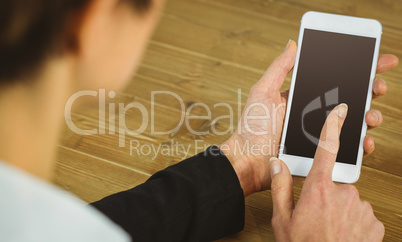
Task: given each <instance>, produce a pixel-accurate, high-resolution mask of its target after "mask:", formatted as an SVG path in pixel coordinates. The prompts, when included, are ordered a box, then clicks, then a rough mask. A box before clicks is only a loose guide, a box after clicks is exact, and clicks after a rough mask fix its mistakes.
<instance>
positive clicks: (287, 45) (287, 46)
mask: <svg viewBox="0 0 402 242" xmlns="http://www.w3.org/2000/svg"><path fill="white" fill-rule="evenodd" d="M290 42H292V40H291V39H289V41H288V43H287V44H286V48H285V50H284V51H283V52H285V51H286V50H287V49H288V48H289V45H290Z"/></svg>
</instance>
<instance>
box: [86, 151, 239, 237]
mask: <svg viewBox="0 0 402 242" xmlns="http://www.w3.org/2000/svg"><path fill="white" fill-rule="evenodd" d="M92 205H93V206H94V207H95V208H97V209H98V210H99V211H101V212H102V213H104V214H105V215H106V216H108V217H109V218H110V219H111V220H112V221H114V222H115V223H116V224H118V225H120V226H121V227H122V228H123V229H124V230H126V231H127V232H128V233H129V234H130V235H131V237H132V239H133V241H210V240H215V239H218V238H222V237H224V236H226V235H229V234H233V233H236V232H239V231H241V230H242V229H243V227H244V196H243V190H242V189H241V187H240V183H239V180H238V178H237V175H236V173H235V171H234V170H233V167H232V165H231V164H230V162H229V160H228V159H227V158H226V156H225V155H223V154H222V153H221V151H220V150H219V148H218V147H217V146H211V147H209V148H208V149H207V150H205V151H204V152H202V153H199V154H198V155H196V156H194V157H191V158H189V159H187V160H184V161H182V162H180V163H178V164H176V165H173V166H170V167H168V168H166V169H165V170H162V171H159V172H157V173H156V174H155V175H153V176H152V177H151V178H149V179H148V180H147V181H146V182H145V183H143V184H141V185H139V186H137V187H135V188H133V189H130V190H127V191H124V192H120V193H117V194H114V195H111V196H108V197H106V198H104V199H102V200H100V201H98V202H95V203H92Z"/></svg>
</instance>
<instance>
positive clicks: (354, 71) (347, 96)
mask: <svg viewBox="0 0 402 242" xmlns="http://www.w3.org/2000/svg"><path fill="white" fill-rule="evenodd" d="M381 34H382V26H381V23H380V22H378V21H377V20H373V19H365V18H357V17H350V16H342V15H335V14H328V13H319V12H307V13H305V14H304V15H303V17H302V20H301V25H300V33H299V40H298V49H297V57H296V62H295V66H294V69H293V76H292V81H291V86H290V92H289V99H288V105H287V109H286V118H285V123H284V129H283V134H282V141H281V146H280V150H279V158H280V159H281V160H283V161H284V162H285V163H286V165H287V166H288V167H289V169H290V172H291V173H292V175H298V176H307V174H308V173H309V171H310V169H311V166H312V164H313V158H314V154H315V151H316V148H317V144H318V141H319V137H320V133H321V129H322V127H323V125H324V122H325V119H326V117H327V115H328V114H329V112H330V111H331V110H332V109H333V108H334V107H335V106H336V105H338V104H340V103H346V104H347V105H348V115H347V118H346V120H345V123H344V125H343V128H342V132H341V137H340V149H339V152H338V156H337V159H336V163H335V167H334V170H333V173H332V180H333V181H338V182H343V183H354V182H356V181H357V180H358V179H359V176H360V169H361V164H362V158H363V140H364V137H365V136H366V131H367V124H366V122H365V114H366V112H367V111H368V110H369V109H370V104H371V98H372V96H371V92H372V86H373V80H374V77H375V74H376V67H377V60H378V54H379V48H380V41H381Z"/></svg>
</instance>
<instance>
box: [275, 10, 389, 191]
mask: <svg viewBox="0 0 402 242" xmlns="http://www.w3.org/2000/svg"><path fill="white" fill-rule="evenodd" d="M306 28H307V29H313V30H321V31H327V32H334V33H341V34H350V35H357V36H364V37H371V38H375V39H376V44H375V49H374V55H373V64H372V67H371V74H370V84H369V88H368V93H367V98H366V106H365V113H367V111H368V110H370V106H371V99H372V87H373V81H374V78H375V74H376V68H377V61H378V55H379V49H380V42H381V35H382V25H381V23H380V22H379V21H377V20H374V19H366V18H358V17H350V16H343V15H336V14H328V13H320V12H313V11H310V12H307V13H305V14H304V15H303V17H302V20H301V24H300V32H299V39H298V47H297V56H296V61H295V65H294V69H293V75H292V79H291V85H290V90H289V98H288V105H287V108H286V116H285V123H284V128H283V132H282V139H281V146H280V149H279V159H281V160H283V161H284V162H285V163H286V165H287V166H288V168H289V170H290V172H291V174H292V175H297V176H307V174H308V173H309V171H310V169H311V166H312V164H313V159H312V158H307V157H301V156H295V155H288V154H283V147H284V145H285V139H286V134H287V128H288V122H289V114H290V112H291V103H292V99H293V92H294V87H295V82H296V74H297V69H298V65H299V57H300V50H301V47H302V45H303V42H302V41H303V34H304V29H306ZM366 132H367V124H366V121H365V119H364V117H363V120H362V132H361V135H360V143H359V151H358V156H357V160H356V165H351V164H345V163H340V162H336V163H335V166H334V170H333V173H332V180H333V181H337V182H343V183H354V182H356V181H357V180H358V179H359V177H360V170H361V164H362V159H363V152H364V151H363V141H364V137H365V136H366Z"/></svg>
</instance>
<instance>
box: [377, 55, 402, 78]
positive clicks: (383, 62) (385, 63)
mask: <svg viewBox="0 0 402 242" xmlns="http://www.w3.org/2000/svg"><path fill="white" fill-rule="evenodd" d="M398 64H399V60H398V57H396V56H395V55H391V54H384V55H380V56H379V57H378V62H377V73H382V72H384V71H388V70H391V69H393V68H395V67H397V66H398Z"/></svg>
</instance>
